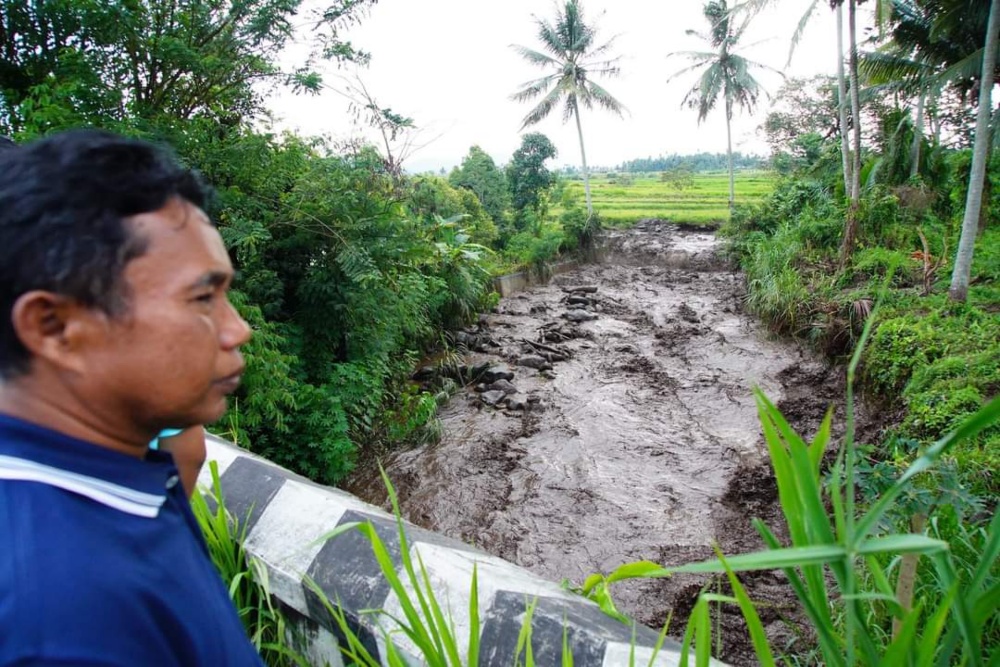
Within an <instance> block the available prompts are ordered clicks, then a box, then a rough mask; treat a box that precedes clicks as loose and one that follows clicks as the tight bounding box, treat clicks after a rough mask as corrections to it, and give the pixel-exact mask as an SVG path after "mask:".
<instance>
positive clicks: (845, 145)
mask: <svg viewBox="0 0 1000 667" xmlns="http://www.w3.org/2000/svg"><path fill="white" fill-rule="evenodd" d="M837 94H838V97H839V99H838V100H837V114H838V116H839V117H840V118H839V120H840V157H841V162H842V163H843V169H844V196H845V197H850V196H851V183H852V180H851V144H850V139H849V137H850V130H849V128H848V125H847V77H846V76H845V75H844V5H842V4H840V5H837Z"/></svg>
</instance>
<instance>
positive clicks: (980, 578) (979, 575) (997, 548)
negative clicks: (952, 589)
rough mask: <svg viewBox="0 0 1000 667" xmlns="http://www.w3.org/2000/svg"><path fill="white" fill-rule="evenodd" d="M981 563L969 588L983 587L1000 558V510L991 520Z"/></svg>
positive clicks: (976, 589)
mask: <svg viewBox="0 0 1000 667" xmlns="http://www.w3.org/2000/svg"><path fill="white" fill-rule="evenodd" d="M979 558H980V559H979V565H978V566H977V567H976V571H975V572H974V573H973V575H972V580H971V581H970V582H969V590H972V591H978V590H979V589H980V588H982V587H983V584H984V583H985V582H986V579H987V577H989V576H990V571H991V570H992V569H993V567H994V565H995V564H996V562H997V559H998V558H1000V512H998V513H996V514H994V515H993V520H992V521H990V527H989V530H988V531H987V532H986V544H984V545H983V552H982V554H980V557H979Z"/></svg>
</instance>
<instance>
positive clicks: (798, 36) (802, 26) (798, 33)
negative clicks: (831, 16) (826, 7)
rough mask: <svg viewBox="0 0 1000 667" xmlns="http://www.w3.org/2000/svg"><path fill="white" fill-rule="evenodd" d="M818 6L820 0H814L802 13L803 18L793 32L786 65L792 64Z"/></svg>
mask: <svg viewBox="0 0 1000 667" xmlns="http://www.w3.org/2000/svg"><path fill="white" fill-rule="evenodd" d="M817 6H819V0H812V2H810V3H809V6H808V7H807V8H806V11H805V13H804V14H802V18H800V19H799V23H798V25H796V26H795V32H793V33H792V42H791V44H790V45H789V46H788V62H786V63H785V67H788V66H789V65H791V64H792V55H793V54H794V53H795V49H796V47H798V45H799V42H800V41H802V35H803V33H805V31H806V26H807V25H808V24H809V20H810V19H811V18H812V17H813V14H814V13H815V12H816V7H817Z"/></svg>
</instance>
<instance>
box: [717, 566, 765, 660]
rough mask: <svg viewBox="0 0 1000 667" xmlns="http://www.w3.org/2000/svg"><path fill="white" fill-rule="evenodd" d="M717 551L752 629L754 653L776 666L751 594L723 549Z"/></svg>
mask: <svg viewBox="0 0 1000 667" xmlns="http://www.w3.org/2000/svg"><path fill="white" fill-rule="evenodd" d="M715 553H716V555H717V556H718V558H719V561H720V562H721V563H722V566H723V567H724V568H725V570H726V576H727V577H728V578H729V585H730V586H732V588H733V593H734V595H735V596H736V600H737V602H738V604H739V606H740V611H742V612H743V618H744V619H745V620H746V622H747V629H748V630H749V631H750V640H751V641H752V642H753V649H754V653H755V654H756V655H757V660H758V661H759V662H760V664H761V665H763V666H764V667H774V664H775V663H774V655H773V654H772V653H771V646H770V644H769V642H768V639H767V635H766V634H765V633H764V626H763V624H762V623H761V622H760V616H759V615H758V614H757V610H756V609H755V608H754V605H753V602H751V601H750V596H749V595H747V592H746V589H744V588H743V584H741V583H740V580H739V577H737V576H736V573H735V572H733V570H732V568H730V567H729V565H728V564H727V562H726V558H725V557H724V556H723V555H722V551H721V550H720V549H719V548H718V547H715Z"/></svg>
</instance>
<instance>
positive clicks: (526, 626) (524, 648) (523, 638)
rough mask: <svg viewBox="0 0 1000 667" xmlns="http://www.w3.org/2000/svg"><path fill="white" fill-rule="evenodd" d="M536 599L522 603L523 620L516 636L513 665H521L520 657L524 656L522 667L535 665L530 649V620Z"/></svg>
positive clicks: (533, 613) (533, 612)
mask: <svg viewBox="0 0 1000 667" xmlns="http://www.w3.org/2000/svg"><path fill="white" fill-rule="evenodd" d="M537 602H538V601H537V599H535V598H532V599H531V600H528V599H527V598H525V601H524V620H523V621H522V622H521V631H520V632H519V633H518V634H517V647H516V648H515V649H514V661H515V662H514V664H515V665H521V655H522V654H524V667H530V666H531V665H534V664H535V655H534V653H533V652H532V648H531V631H532V627H531V619H532V617H533V616H534V615H535V605H536V604H537Z"/></svg>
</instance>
